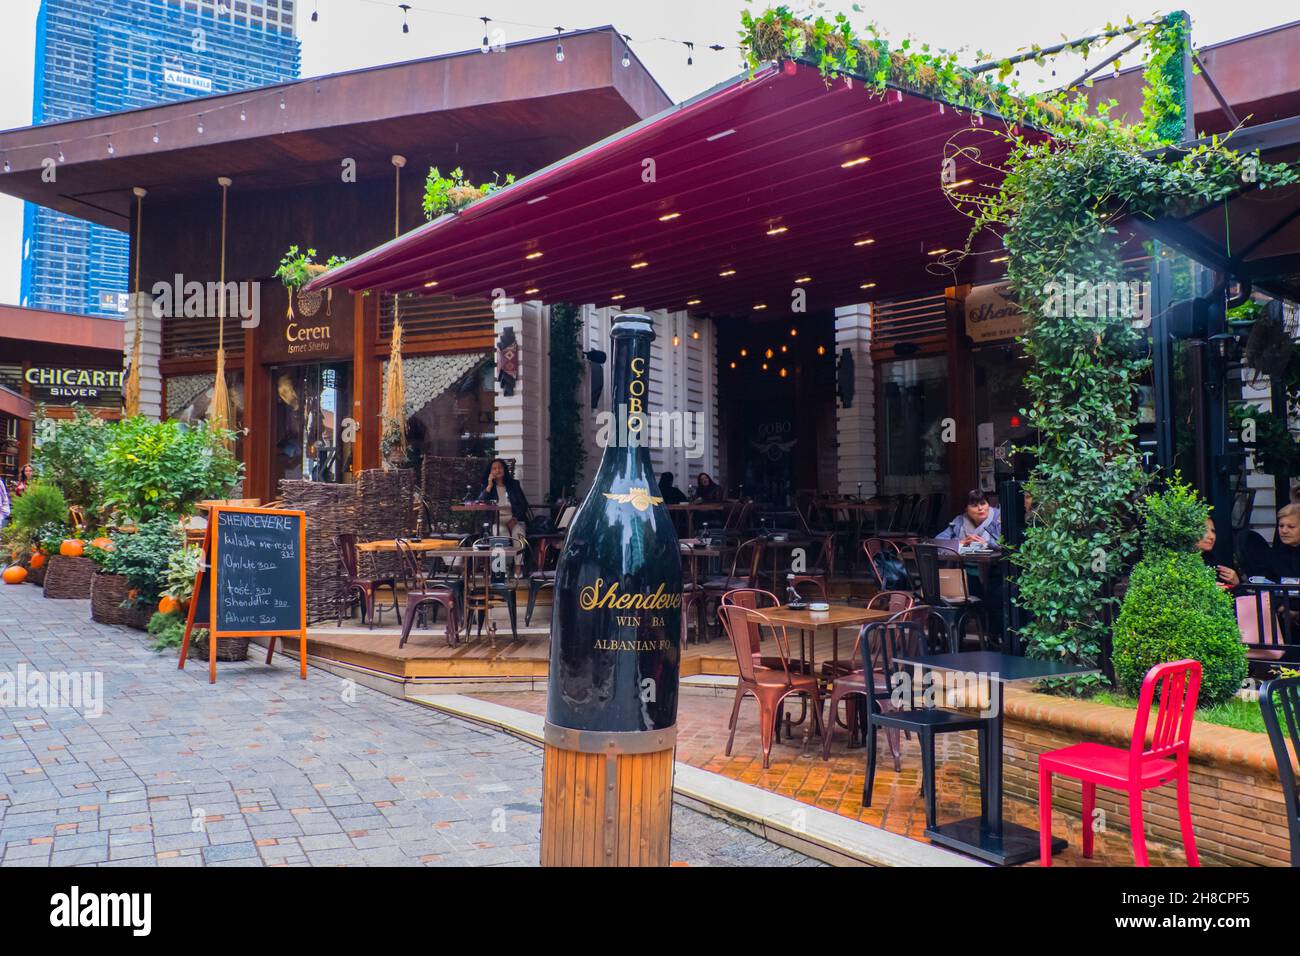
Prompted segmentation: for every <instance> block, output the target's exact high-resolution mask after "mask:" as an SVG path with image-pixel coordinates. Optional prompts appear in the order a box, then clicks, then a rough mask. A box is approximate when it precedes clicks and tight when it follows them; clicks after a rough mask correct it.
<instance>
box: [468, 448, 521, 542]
mask: <svg viewBox="0 0 1300 956" xmlns="http://www.w3.org/2000/svg"><path fill="white" fill-rule="evenodd" d="M478 500H479V501H486V502H490V503H492V504H494V505H496V506H497V507H498V508H500V509H501V510H500V511H498V512H497V522H498V524H499V526H500V527H501V528H502V529H503V530H504V531H505V533H506V534H509V535H510V537H511V538H513V539H514V543H515V547H517V548H523V547H524V546H525V545H527V543H528V539H527V530H528V528H527V524H526V522H527V521H528V499H527V498H526V497H525V496H524V489H523V488H522V487H520V485H519V482H517V481H515V476H514V475H512V474H511V473H510V466H509V465H507V464H506V463H505V462H504V461H503V460H502V459H500V458H494V459H492V464H491V465H490V466H489V467H488V474H487V483H486V484H485V485H484V487H483V493H482V494H480V495H479V496H478Z"/></svg>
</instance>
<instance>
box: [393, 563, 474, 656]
mask: <svg viewBox="0 0 1300 956" xmlns="http://www.w3.org/2000/svg"><path fill="white" fill-rule="evenodd" d="M397 553H398V554H399V555H400V556H401V558H402V571H403V573H404V574H405V577H406V581H405V583H406V621H405V622H404V623H403V624H402V639H401V641H399V642H398V644H397V646H398V647H399V648H402V647H405V646H406V641H407V639H408V638H409V637H410V636H411V628H412V627H414V626H415V620H416V618H417V617H418V616H419V615H420V613H421V611H422V610H423V609H425V608H428V607H430V606H432V614H433V623H435V624H436V623H437V622H438V609H439V608H446V609H447V646H448V647H455V646H456V644H457V643H459V639H460V628H459V627H458V626H457V623H456V621H457V617H458V614H457V610H456V595H455V593H454V592H453V591H452V589H451V588H450V587H447V586H446V585H445V584H437V583H433V582H431V581H430V580H429V578H428V576H427V575H426V574H425V571H424V568H423V566H422V565H421V564H420V558H419V555H418V554H417V553H416V551H415V549H414V548H412V547H411V545H410V544H409V543H407V542H406V541H403V540H402V539H401V538H399V539H398V540H397Z"/></svg>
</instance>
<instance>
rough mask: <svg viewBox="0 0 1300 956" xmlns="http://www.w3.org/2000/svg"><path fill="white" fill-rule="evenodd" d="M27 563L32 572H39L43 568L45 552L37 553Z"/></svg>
mask: <svg viewBox="0 0 1300 956" xmlns="http://www.w3.org/2000/svg"><path fill="white" fill-rule="evenodd" d="M27 563H28V565H30V566H31V569H32V570H33V571H39V570H40V569H41V568H43V567H45V552H44V551H37V552H36V553H35V554H33V555H32V557H31V560H30V561H28V562H27Z"/></svg>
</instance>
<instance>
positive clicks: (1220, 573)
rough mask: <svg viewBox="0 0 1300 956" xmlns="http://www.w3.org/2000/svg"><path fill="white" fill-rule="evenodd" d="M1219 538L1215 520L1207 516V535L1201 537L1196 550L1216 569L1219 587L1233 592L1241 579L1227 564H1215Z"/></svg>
mask: <svg viewBox="0 0 1300 956" xmlns="http://www.w3.org/2000/svg"><path fill="white" fill-rule="evenodd" d="M1218 538H1219V536H1218V532H1217V531H1216V530H1215V528H1214V519H1213V518H1211V517H1209V516H1207V517H1206V519H1205V534H1203V535H1201V540H1200V541H1198V542H1196V550H1197V551H1199V552H1201V557H1202V558H1203V559H1204V560H1205V563H1206V564H1208V565H1209V566H1210V567H1212V568H1214V572H1215V576H1216V577H1217V578H1218V579H1219V580H1218V584H1219V587H1221V588H1223V589H1224V590H1225V591H1231V590H1232V589H1233V588H1235V587H1237V586H1238V585H1239V584H1241V578H1240V577H1239V576H1238V575H1237V572H1236V571H1234V570H1233V569H1232V568H1230V567H1228V566H1227V565H1226V564H1215V562H1214V543H1215V542H1216V541H1217V540H1218Z"/></svg>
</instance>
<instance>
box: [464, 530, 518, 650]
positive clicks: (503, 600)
mask: <svg viewBox="0 0 1300 956" xmlns="http://www.w3.org/2000/svg"><path fill="white" fill-rule="evenodd" d="M472 546H473V547H474V548H476V549H479V550H483V551H488V552H491V551H492V550H494V549H496V548H510V547H513V546H514V539H513V538H510V537H507V536H505V535H488V536H486V537H482V538H479V539H478V540H477V541H475V542H474V544H473V545H472ZM462 560H471V559H469V558H464V559H462ZM505 560H506V561H507V563H510V564H511V565H512V569H511V570H508V571H503V570H500V569H498V568H495V567H493V564H494V561H482V560H474V562H473V564H471V566H470V569H469V592H468V593H466V591H465V586H464V583H463V582H460V581H457V582H455V583H454V584H452V585H451V589H452V591H453V593H454V594H455V595H456V601H457V605H458V606H459V607H463V608H467V609H468V610H469V611H470V612H472V613H474V614H475V616H476V617H477V619H478V636H482V634H483V622H484V621H485V620H486V619H487V615H488V611H489V610H491V609H492V607H494V606H496V607H499V606H500V605H502V604H504V605H505V606H506V613H508V614H509V615H510V636H511V638H512V639H513V640H516V641H517V640H519V625H518V606H517V604H516V601H515V574H514V570H513V561H511V560H510V559H505Z"/></svg>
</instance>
